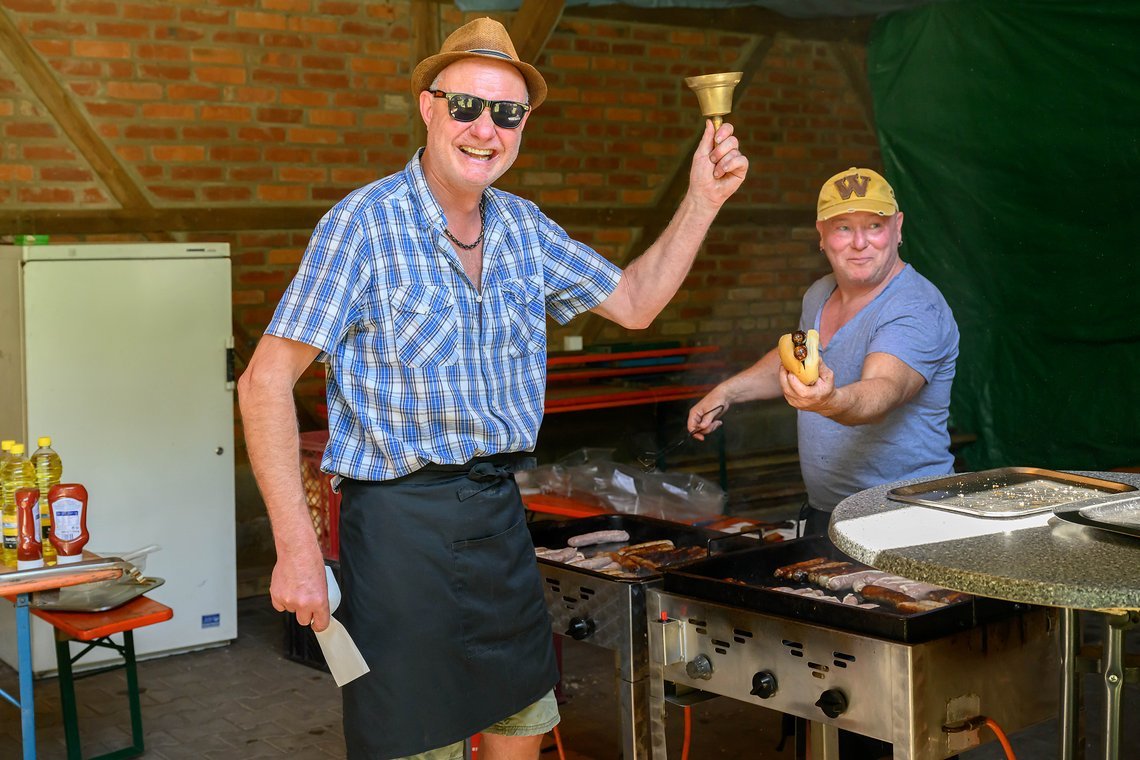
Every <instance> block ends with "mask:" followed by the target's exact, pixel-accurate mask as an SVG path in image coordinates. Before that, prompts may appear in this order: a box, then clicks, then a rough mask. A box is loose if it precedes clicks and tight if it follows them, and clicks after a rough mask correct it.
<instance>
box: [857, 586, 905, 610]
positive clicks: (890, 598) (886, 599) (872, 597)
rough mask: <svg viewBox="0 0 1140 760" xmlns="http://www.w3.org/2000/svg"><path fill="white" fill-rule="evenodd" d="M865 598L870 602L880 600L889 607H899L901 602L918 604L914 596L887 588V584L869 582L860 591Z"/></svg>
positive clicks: (879, 601)
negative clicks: (879, 584) (877, 584)
mask: <svg viewBox="0 0 1140 760" xmlns="http://www.w3.org/2000/svg"><path fill="white" fill-rule="evenodd" d="M859 593H860V594H861V595H862V597H863V598H864V599H866V600H867V601H870V602H878V603H880V604H885V605H887V606H888V607H896V608H897V607H898V606H899V605H900V604H916V603H918V600H917V599H915V598H914V597H913V596H909V595H907V594H904V593H902V592H901V591H895V590H894V589H889V588H886V587H885V586H875V585H873V584H867V585H866V586H864V587H863V590H862V591H860V592H859Z"/></svg>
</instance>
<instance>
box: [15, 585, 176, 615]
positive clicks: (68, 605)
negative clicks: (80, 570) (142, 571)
mask: <svg viewBox="0 0 1140 760" xmlns="http://www.w3.org/2000/svg"><path fill="white" fill-rule="evenodd" d="M163 583H166V581H165V580H164V579H162V578H139V579H138V580H135V579H134V578H126V577H124V578H122V579H117V580H113V581H99V582H97V583H81V584H80V585H78V586H65V587H64V588H59V589H52V590H51V591H39V592H36V593H34V594H32V600H31V602H30V604H31V606H33V607H39V608H40V609H46V610H57V611H59V612H105V611H106V610H111V609H114V608H115V607H118V606H119V605H121V604H126V603H127V602H129V601H131V600H132V599H134V598H135V597H138V596H142V595H143V594H145V593H147V592H148V591H151V590H152V589H156V588H158V587H159V586H161V585H162V584H163Z"/></svg>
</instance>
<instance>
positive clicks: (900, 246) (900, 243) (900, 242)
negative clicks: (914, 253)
mask: <svg viewBox="0 0 1140 760" xmlns="http://www.w3.org/2000/svg"><path fill="white" fill-rule="evenodd" d="M902 244H903V241H901V240H900V241H899V248H902Z"/></svg>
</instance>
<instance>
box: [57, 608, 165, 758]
mask: <svg viewBox="0 0 1140 760" xmlns="http://www.w3.org/2000/svg"><path fill="white" fill-rule="evenodd" d="M71 641H72V640H71V639H70V638H68V637H66V636H64V635H62V634H60V633H59V632H58V631H57V634H56V642H55V657H56V666H57V667H58V669H59V697H60V710H61V711H62V713H63V732H64V738H65V740H66V741H67V760H83V749H82V747H81V745H80V741H79V710H78V707H77V703H76V699H75V675H74V673H73V671H72V667H71V666H72V664H73V663H74V662H76V661H78V660H79V659H80V658H82V657H83V655H85V654H87V652H89V651H91V649H92V648H93V647H96V646H100V647H106V648H109V649H114V650H116V651H118V652H119V654H120V655H122V657H123V662H122V664H120V665H112V666H110V667H107V668H102V669H100V670H97V671H95V673H103V672H106V671H108V670H117V669H118V668H124V669H125V670H126V672H127V700H128V702H129V706H130V711H131V740H132V743H131V746H129V747H123V748H122V749H117V750H115V751H113V752H108V753H106V754H103V755H98V756H96V757H92V758H89V760H124V759H125V758H130V757H138V756H139V755H141V754H142V753H143V751H144V749H145V747H144V742H143V727H142V703H141V700H140V699H139V677H138V665H137V662H136V660H135V636H134V631H131V630H127V631H123V645H122V646H119V645H117V644H115V642H114V641H112V640H111V638H110V637H109V636H108V637H105V638H101V639H96V640H94V641H91V642H89V643H88V644H87V646H86V648H84V649H83V651H82V652H80V653H79V654H77V655H76V656H75V657H72V656H71ZM80 643H82V642H80ZM95 673H91V674H90V675H95Z"/></svg>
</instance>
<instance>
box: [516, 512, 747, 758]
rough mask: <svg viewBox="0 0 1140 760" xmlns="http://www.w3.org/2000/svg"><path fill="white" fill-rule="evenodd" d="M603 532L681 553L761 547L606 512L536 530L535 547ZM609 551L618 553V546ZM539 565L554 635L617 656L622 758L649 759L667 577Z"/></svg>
mask: <svg viewBox="0 0 1140 760" xmlns="http://www.w3.org/2000/svg"><path fill="white" fill-rule="evenodd" d="M597 530H624V531H626V532H627V533H629V541H628V542H626V543H629V544H636V543H642V542H645V541H652V540H658V539H669V540H671V541H672V542H673V543H674V544H675V545H676V546H678V547H682V546H698V547H704V548H705V549H706V551H709V552H714V553H715V552H718V551H725V550H728V549H731V548H737V547H741V546H749V547H751V546H755V545H756V543H757V541H756V539H755V538H746V537H740V536H729V535H726V534H723V533H720V532H718V531H713V530H705V529H702V528H694V527H690V526H687V525H680V524H678V523H674V522H668V521H665V520H657V519H654V518H649V517H640V516H637V515H624V514H607V515H598V516H596V517H586V518H581V519H575V520H562V521H539V522H532V523H531V524H530V532H531V538H532V540H533V541H534V545H535V546H544V547H548V548H561V547H564V546H566V541H567V539H569V538H570V537H571V536H577V535H580V534H582V533H591V532H593V531H597ZM587 548H588V549H596V548H601V549H605V548H607V547H605V546H602V547H587ZM608 548H610V549H611V550H612V549H616V546H613V547H608ZM538 563H539V572H540V573H541V575H542V578H543V587H544V592H545V595H546V607H547V610H548V611H549V612H550V615H551V618H552V627H553V629H554V632H555V633H557V634H559V635H562V636H566V637H568V638H571V639H574V640H576V641H584V642H586V643H588V644H593V645H594V646H597V647H602V648H603V649H609V650H612V651H613V652H614V661H615V664H616V665H617V688H618V700H619V703H620V709H621V731H622V741H621V744H622V757H623V758H625V760H648V758H649V757H650V737H649V721H648V720H647V717H648V708H649V698H650V683H649V650H648V632H647V617H646V591H647V590H648V589H650V588H652V587H654V586H657V585H660V583H661V575H660V574H659V573H654V574H648V575H645V576H642V577H637V578H622V577H616V576H611V575H606V574H604V573H600V572H596V571H593V570H585V569H582V568H577V567H574V566H572V565H567V564H564V563H560V562H553V561H551V560H547V559H542V558H539V560H538Z"/></svg>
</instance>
